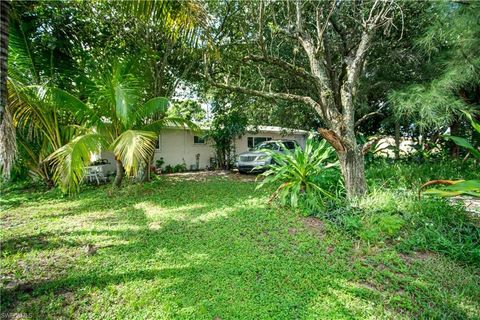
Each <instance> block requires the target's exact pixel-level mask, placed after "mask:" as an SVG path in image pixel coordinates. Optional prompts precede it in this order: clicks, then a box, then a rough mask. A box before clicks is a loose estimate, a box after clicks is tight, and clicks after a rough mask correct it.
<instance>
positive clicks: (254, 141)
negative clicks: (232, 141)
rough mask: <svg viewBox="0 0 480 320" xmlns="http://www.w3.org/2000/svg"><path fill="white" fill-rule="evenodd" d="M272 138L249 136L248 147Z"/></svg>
mask: <svg viewBox="0 0 480 320" xmlns="http://www.w3.org/2000/svg"><path fill="white" fill-rule="evenodd" d="M270 140H272V138H269V137H248V139H247V146H248V148H254V147H256V146H257V145H259V144H260V143H262V142H265V141H270Z"/></svg>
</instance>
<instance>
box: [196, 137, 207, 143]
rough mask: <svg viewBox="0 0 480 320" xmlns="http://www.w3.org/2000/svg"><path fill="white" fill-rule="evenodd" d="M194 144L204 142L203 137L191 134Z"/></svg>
mask: <svg viewBox="0 0 480 320" xmlns="http://www.w3.org/2000/svg"><path fill="white" fill-rule="evenodd" d="M193 143H194V144H205V138H204V137H200V136H193Z"/></svg>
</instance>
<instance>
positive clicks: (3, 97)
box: [0, 0, 16, 177]
mask: <svg viewBox="0 0 480 320" xmlns="http://www.w3.org/2000/svg"><path fill="white" fill-rule="evenodd" d="M9 22H10V1H7V0H6V1H2V2H0V168H1V169H2V172H4V173H5V174H6V176H7V177H8V176H9V174H10V169H11V165H12V164H13V161H14V154H15V150H16V143H15V131H14V130H13V124H12V121H11V115H10V114H9V113H7V110H6V109H7V100H8V92H7V75H8V30H9Z"/></svg>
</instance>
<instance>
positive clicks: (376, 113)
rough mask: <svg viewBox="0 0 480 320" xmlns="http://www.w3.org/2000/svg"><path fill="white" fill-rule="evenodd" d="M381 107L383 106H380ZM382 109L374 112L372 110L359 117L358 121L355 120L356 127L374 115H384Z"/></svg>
mask: <svg viewBox="0 0 480 320" xmlns="http://www.w3.org/2000/svg"><path fill="white" fill-rule="evenodd" d="M380 109H381V108H380ZM380 109H378V110H377V111H373V112H370V113H367V114H366V115H364V116H362V117H361V118H360V119H358V120H357V121H355V128H356V127H358V126H359V125H361V124H362V122H364V121H366V120H368V118H370V117H372V116H375V115H379V116H381V115H383V113H381V112H380Z"/></svg>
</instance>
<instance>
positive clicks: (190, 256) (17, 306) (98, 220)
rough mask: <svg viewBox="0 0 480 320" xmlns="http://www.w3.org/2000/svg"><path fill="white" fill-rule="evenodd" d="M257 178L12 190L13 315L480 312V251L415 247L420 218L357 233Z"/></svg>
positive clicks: (6, 261) (6, 253)
mask: <svg viewBox="0 0 480 320" xmlns="http://www.w3.org/2000/svg"><path fill="white" fill-rule="evenodd" d="M376 176H381V173H380V172H376ZM388 181H389V180H388V179H385V180H384V183H383V184H382V186H383V187H384V188H386V187H385V186H386V184H387V182H388ZM254 189H255V183H254V182H252V181H250V182H248V181H239V180H235V179H231V178H228V177H223V178H222V177H210V178H208V179H206V181H194V180H184V181H182V180H179V179H178V178H175V179H174V178H165V177H164V178H161V179H159V180H156V181H154V182H151V183H147V184H144V185H127V186H125V187H124V188H123V189H122V190H121V191H118V192H114V191H112V189H111V188H110V186H104V187H100V188H89V189H87V190H85V191H83V192H82V193H81V194H80V195H79V196H77V197H75V198H61V197H60V196H59V194H58V193H57V192H56V191H51V192H46V193H45V192H39V191H32V190H26V191H25V190H23V191H16V192H9V193H7V194H4V195H2V200H1V201H2V206H3V209H2V213H1V228H2V232H1V240H2V250H1V254H2V259H1V277H2V278H1V284H2V289H1V290H2V291H1V313H2V316H3V317H5V318H12V319H23V318H25V319H49V318H79V319H297V318H301V319H333V318H335V319H367V318H370V319H379V318H395V319H398V318H405V319H407V318H413V317H414V318H445V319H455V318H456V319H479V318H480V271H479V269H480V268H479V265H480V264H478V263H476V262H475V261H473V262H472V261H470V262H465V261H464V260H462V258H461V257H456V256H455V255H454V254H453V255H452V254H450V253H448V252H442V250H441V248H443V247H442V246H441V245H438V246H432V248H437V249H438V248H440V249H438V250H429V251H425V250H423V251H414V250H411V248H412V246H411V245H410V246H409V242H408V241H406V240H409V241H410V240H411V239H412V238H410V237H408V239H407V234H406V233H402V232H404V231H402V230H406V229H408V228H409V227H408V223H409V221H413V220H408V218H404V221H405V223H404V224H402V226H401V228H399V230H398V232H396V233H395V234H394V236H393V237H389V238H385V239H383V238H381V239H380V240H376V241H370V238H369V237H368V233H367V236H366V237H362V236H361V235H362V232H358V234H359V235H360V236H352V234H351V233H350V232H347V231H346V229H342V228H340V227H338V225H336V224H335V223H331V222H330V221H329V220H323V219H322V220H320V219H317V218H304V217H302V216H301V215H299V214H298V213H294V212H291V211H289V210H287V209H283V208H278V207H270V206H268V205H267V200H268V192H267V191H268V190H267V191H261V192H258V191H255V190H254ZM387 198H388V197H387ZM392 198H393V199H396V200H398V198H396V197H395V196H392ZM379 199H380V198H379ZM382 199H383V198H382ZM372 201H373V200H372ZM382 201H383V200H382ZM412 201H413V200H412ZM416 202H417V203H418V201H416ZM442 203H443V204H442V205H441V208H444V209H446V210H450V209H451V210H452V212H453V213H452V214H457V212H458V214H460V215H461V214H462V213H461V209H459V208H454V207H451V206H450V205H448V204H445V203H444V202H442ZM427 204H428V203H427ZM370 205H371V204H370ZM383 205H384V204H382V203H380V204H378V203H377V204H375V206H376V207H378V208H380V209H381V208H382V206H383ZM388 205H391V204H388ZM429 208H430V209H431V207H428V205H427V209H425V210H427V211H428V210H430V209H429ZM395 210H397V211H398V212H400V211H402V210H403V209H402V208H396V209H395ZM419 210H420V209H419ZM397 211H395V212H397ZM418 212H419V213H418V214H420V212H421V210H420V211H418ZM422 212H423V211H422ZM396 214H397V215H398V213H396ZM412 214H415V212H412ZM402 217H404V216H402ZM367 220H368V219H367ZM477 222H478V221H477ZM477 226H478V224H477ZM414 229H417V228H416V227H415V228H414ZM445 232H447V231H445ZM473 232H478V228H477V229H473ZM409 234H410V233H409ZM414 236H415V234H414V233H411V237H414ZM445 237H446V238H445V239H447V240H448V239H450V238H448V236H445ZM474 241H476V238H475V239H474ZM416 243H421V241H416ZM474 244H475V243H474ZM91 246H93V247H91ZM90 247H91V249H92V250H88V248H90ZM420 247H421V246H420Z"/></svg>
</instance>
